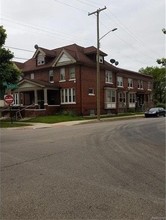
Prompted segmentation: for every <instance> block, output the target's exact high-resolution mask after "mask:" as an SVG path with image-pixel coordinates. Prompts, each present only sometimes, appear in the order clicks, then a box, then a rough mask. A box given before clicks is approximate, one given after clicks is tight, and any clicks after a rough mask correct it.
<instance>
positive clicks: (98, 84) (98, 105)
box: [97, 16, 117, 121]
mask: <svg viewBox="0 0 166 220" xmlns="http://www.w3.org/2000/svg"><path fill="white" fill-rule="evenodd" d="M98 19H99V18H98V16H97V119H98V121H100V62H99V55H100V52H99V48H100V40H101V39H103V38H104V37H105V36H106V35H107V34H109V33H110V32H113V31H116V30H117V28H114V29H112V30H110V31H108V32H107V33H106V34H104V35H103V36H102V37H101V38H99V21H98Z"/></svg>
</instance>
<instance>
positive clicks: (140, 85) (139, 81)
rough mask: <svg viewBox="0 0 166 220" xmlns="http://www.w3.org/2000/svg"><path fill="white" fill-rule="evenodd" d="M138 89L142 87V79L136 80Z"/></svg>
mask: <svg viewBox="0 0 166 220" xmlns="http://www.w3.org/2000/svg"><path fill="white" fill-rule="evenodd" d="M138 89H143V80H138Z"/></svg>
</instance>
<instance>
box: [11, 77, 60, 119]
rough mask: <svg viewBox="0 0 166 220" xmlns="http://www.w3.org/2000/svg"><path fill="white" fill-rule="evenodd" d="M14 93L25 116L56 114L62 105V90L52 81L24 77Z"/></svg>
mask: <svg viewBox="0 0 166 220" xmlns="http://www.w3.org/2000/svg"><path fill="white" fill-rule="evenodd" d="M13 95H14V105H13V107H19V109H20V111H21V113H22V115H23V117H32V116H39V115H50V114H54V113H55V112H57V111H58V110H59V107H60V90H59V88H56V87H55V85H54V84H51V83H47V82H41V81H40V82H39V81H34V80H29V79H24V80H22V81H21V82H19V83H18V89H15V90H14V92H13Z"/></svg>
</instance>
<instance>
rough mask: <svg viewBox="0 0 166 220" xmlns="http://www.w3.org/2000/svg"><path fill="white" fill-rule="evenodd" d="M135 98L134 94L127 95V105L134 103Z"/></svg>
mask: <svg viewBox="0 0 166 220" xmlns="http://www.w3.org/2000/svg"><path fill="white" fill-rule="evenodd" d="M135 101H136V97H135V93H129V103H135Z"/></svg>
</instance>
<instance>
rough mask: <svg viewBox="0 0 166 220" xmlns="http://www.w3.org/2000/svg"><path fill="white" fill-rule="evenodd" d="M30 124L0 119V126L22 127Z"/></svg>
mask: <svg viewBox="0 0 166 220" xmlns="http://www.w3.org/2000/svg"><path fill="white" fill-rule="evenodd" d="M23 126H30V124H27V123H23V122H13V123H11V122H9V121H0V128H15V127H23Z"/></svg>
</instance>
